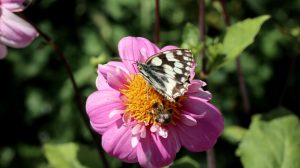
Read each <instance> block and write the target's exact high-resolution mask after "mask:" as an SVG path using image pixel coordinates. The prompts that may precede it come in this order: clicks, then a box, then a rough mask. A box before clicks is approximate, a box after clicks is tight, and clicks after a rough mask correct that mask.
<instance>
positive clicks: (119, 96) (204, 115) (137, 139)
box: [86, 37, 224, 167]
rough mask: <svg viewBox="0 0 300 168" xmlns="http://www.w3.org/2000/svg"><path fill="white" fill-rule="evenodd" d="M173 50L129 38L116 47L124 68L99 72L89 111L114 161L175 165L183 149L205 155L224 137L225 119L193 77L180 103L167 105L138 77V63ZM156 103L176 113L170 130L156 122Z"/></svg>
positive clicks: (114, 66)
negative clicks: (116, 159) (219, 138)
mask: <svg viewBox="0 0 300 168" xmlns="http://www.w3.org/2000/svg"><path fill="white" fill-rule="evenodd" d="M174 48H176V47H174V46H166V47H164V48H162V49H159V48H158V47H157V46H156V45H155V44H153V43H151V42H150V41H148V40H147V39H144V38H140V37H125V38H123V39H121V41H120V42H119V46H118V49H119V55H120V57H121V59H122V60H123V62H116V61H112V62H109V63H107V64H105V65H99V66H98V78H97V80H96V86H97V91H95V92H94V93H92V94H91V95H90V96H89V97H88V99H87V102H86V110H87V114H88V115H89V117H90V122H91V125H92V127H93V128H94V130H95V131H96V132H98V133H99V134H101V135H103V136H102V146H103V148H104V150H105V151H106V152H108V153H109V154H110V155H112V156H115V157H117V158H119V159H120V160H122V161H124V162H128V163H134V162H139V164H140V165H141V166H142V167H162V166H166V165H169V164H170V163H172V162H173V160H174V159H175V157H176V153H177V152H178V151H179V150H180V148H181V147H182V146H183V147H185V148H186V149H188V150H190V151H193V152H201V151H207V150H209V149H210V148H212V147H213V146H214V144H215V143H216V141H217V138H218V137H219V136H220V134H221V133H222V131H223V128H224V121H223V117H222V115H221V113H220V111H219V110H218V109H217V108H216V107H214V106H213V105H212V104H210V103H209V101H210V100H211V94H210V93H209V92H208V91H204V90H203V89H202V87H203V86H205V83H204V82H202V81H200V80H196V79H193V77H194V72H193V73H192V75H191V76H192V77H191V84H190V86H189V88H188V91H187V92H186V93H185V95H184V96H182V97H181V98H180V99H179V101H178V102H169V101H167V100H166V99H164V97H163V96H161V95H160V94H158V93H157V92H156V91H155V90H154V89H152V88H151V87H149V86H147V84H146V82H145V80H144V79H143V78H142V77H141V75H140V74H139V73H138V72H137V70H136V69H137V68H136V64H134V62H135V61H139V62H145V60H146V59H147V58H148V57H149V56H151V55H153V54H155V53H158V52H160V51H165V50H169V49H174ZM130 60H132V61H130ZM157 102H159V103H161V104H163V105H164V106H165V107H166V108H170V109H172V110H173V113H172V121H171V122H170V123H169V124H161V123H158V122H156V120H155V117H154V115H153V114H151V113H150V112H149V111H151V108H152V107H153V104H154V103H157Z"/></svg>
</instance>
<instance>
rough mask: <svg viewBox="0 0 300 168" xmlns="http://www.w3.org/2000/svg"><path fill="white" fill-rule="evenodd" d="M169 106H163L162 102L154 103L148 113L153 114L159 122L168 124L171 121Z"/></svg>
mask: <svg viewBox="0 0 300 168" xmlns="http://www.w3.org/2000/svg"><path fill="white" fill-rule="evenodd" d="M172 112H173V110H172V109H171V108H165V107H164V105H163V104H162V103H154V104H153V105H152V110H151V111H150V114H152V115H154V119H155V121H156V122H157V123H160V124H169V123H170V122H171V121H172Z"/></svg>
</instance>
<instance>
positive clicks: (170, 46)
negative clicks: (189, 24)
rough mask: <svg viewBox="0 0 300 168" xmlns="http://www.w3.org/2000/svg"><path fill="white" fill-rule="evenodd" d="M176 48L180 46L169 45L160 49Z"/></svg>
mask: <svg viewBox="0 0 300 168" xmlns="http://www.w3.org/2000/svg"><path fill="white" fill-rule="evenodd" d="M176 48H178V47H176V46H172V45H168V46H165V47H163V48H162V49H161V50H160V51H167V50H172V49H176Z"/></svg>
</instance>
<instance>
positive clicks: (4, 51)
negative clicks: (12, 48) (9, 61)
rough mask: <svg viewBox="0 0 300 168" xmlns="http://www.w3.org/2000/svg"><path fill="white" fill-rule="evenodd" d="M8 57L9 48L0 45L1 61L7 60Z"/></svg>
mask: <svg viewBox="0 0 300 168" xmlns="http://www.w3.org/2000/svg"><path fill="white" fill-rule="evenodd" d="M6 55H7V48H6V46H5V45H1V44H0V59H3V58H5V57H6Z"/></svg>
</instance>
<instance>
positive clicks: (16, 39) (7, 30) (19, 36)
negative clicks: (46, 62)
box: [0, 0, 38, 59]
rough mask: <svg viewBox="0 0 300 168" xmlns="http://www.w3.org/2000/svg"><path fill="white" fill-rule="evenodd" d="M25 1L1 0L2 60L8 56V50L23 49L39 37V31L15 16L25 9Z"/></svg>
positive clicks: (0, 46) (0, 42)
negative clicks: (10, 48) (8, 48)
mask: <svg viewBox="0 0 300 168" xmlns="http://www.w3.org/2000/svg"><path fill="white" fill-rule="evenodd" d="M23 3H24V0H0V59H1V58H4V57H5V56H6V54H7V48H6V46H8V47H13V48H23V47H26V46H27V45H29V44H30V43H31V42H32V40H33V39H34V38H35V37H37V36H38V33H37V31H36V30H35V29H34V27H33V26H32V25H30V24H29V23H27V22H26V21H25V20H24V19H22V18H20V17H19V16H17V15H15V14H14V13H13V12H19V11H22V10H23V9H24V6H23Z"/></svg>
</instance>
